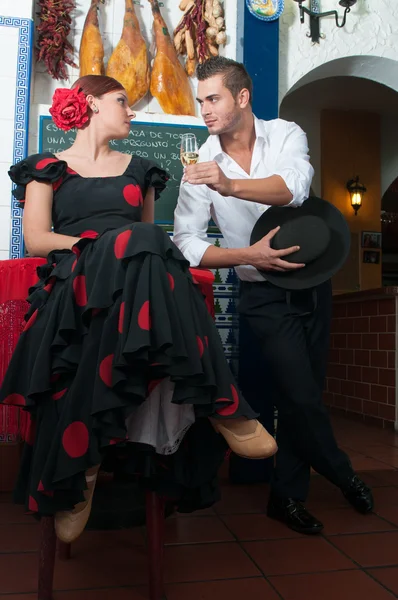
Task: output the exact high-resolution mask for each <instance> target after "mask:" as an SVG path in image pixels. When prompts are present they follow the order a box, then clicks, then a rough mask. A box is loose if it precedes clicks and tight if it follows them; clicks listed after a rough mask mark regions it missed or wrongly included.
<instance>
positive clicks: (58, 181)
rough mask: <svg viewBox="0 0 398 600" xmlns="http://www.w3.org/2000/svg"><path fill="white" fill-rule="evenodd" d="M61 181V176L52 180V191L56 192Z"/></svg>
mask: <svg viewBox="0 0 398 600" xmlns="http://www.w3.org/2000/svg"><path fill="white" fill-rule="evenodd" d="M62 182H63V178H62V177H60V178H59V179H57V181H54V183H53V191H54V192H56V191H57V189H58V188H60V187H61V185H62Z"/></svg>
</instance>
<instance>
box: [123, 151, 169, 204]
mask: <svg viewBox="0 0 398 600" xmlns="http://www.w3.org/2000/svg"><path fill="white" fill-rule="evenodd" d="M130 169H131V171H130V172H131V174H132V176H133V177H135V178H136V179H137V180H139V183H140V187H141V190H142V195H143V196H144V198H145V196H146V193H147V191H148V189H149V188H151V187H153V188H154V189H155V200H157V199H158V198H159V196H160V194H161V193H162V192H163V190H164V189H165V187H166V183H167V182H168V180H169V179H170V176H169V174H168V173H167V171H165V170H164V169H161V168H160V167H159V165H157V164H156V163H155V162H154V161H152V160H146V159H144V158H138V157H134V158H133V160H132V161H131V163H130Z"/></svg>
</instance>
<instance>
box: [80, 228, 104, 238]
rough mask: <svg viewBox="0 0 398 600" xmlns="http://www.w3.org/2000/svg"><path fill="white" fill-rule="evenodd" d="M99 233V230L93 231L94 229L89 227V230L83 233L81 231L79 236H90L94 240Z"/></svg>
mask: <svg viewBox="0 0 398 600" xmlns="http://www.w3.org/2000/svg"><path fill="white" fill-rule="evenodd" d="M98 235H99V234H98V232H97V231H93V230H92V229H87V231H83V233H81V234H80V236H79V237H81V238H90V239H92V240H94V239H95V238H97V237H98Z"/></svg>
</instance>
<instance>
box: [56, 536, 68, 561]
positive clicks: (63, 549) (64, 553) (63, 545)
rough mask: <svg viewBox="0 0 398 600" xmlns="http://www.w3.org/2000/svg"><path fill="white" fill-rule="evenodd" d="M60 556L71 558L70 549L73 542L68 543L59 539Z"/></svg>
mask: <svg viewBox="0 0 398 600" xmlns="http://www.w3.org/2000/svg"><path fill="white" fill-rule="evenodd" d="M57 545H58V558H59V560H69V559H70V551H71V544H66V543H65V542H61V540H58V544H57Z"/></svg>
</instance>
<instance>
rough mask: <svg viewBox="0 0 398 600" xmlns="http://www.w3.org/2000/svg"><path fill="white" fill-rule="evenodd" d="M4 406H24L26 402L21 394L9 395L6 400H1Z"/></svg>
mask: <svg viewBox="0 0 398 600" xmlns="http://www.w3.org/2000/svg"><path fill="white" fill-rule="evenodd" d="M3 403H4V404H11V405H12V406H25V405H26V400H25V398H24V397H23V396H22V394H9V395H8V396H7V398H5V399H4V400H3Z"/></svg>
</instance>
